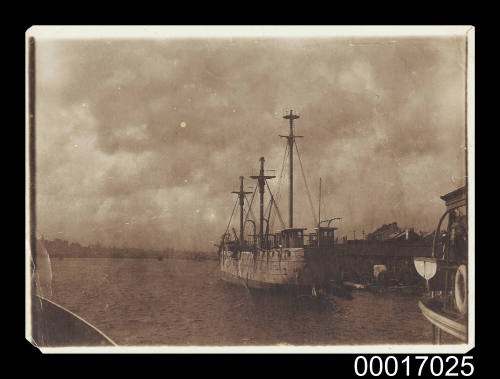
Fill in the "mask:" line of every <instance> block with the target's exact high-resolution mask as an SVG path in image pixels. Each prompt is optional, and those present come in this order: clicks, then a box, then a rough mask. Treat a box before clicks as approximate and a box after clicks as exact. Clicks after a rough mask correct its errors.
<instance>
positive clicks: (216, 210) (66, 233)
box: [25, 25, 475, 353]
mask: <svg viewBox="0 0 500 379" xmlns="http://www.w3.org/2000/svg"><path fill="white" fill-rule="evenodd" d="M474 46H475V45H474V27H473V26H271V25H266V26H264V25H260V26H259V25H256V26H196V25H193V26H120V27H119V26H33V27H31V28H30V29H28V30H27V31H26V104H27V105H26V188H25V196H26V246H25V257H26V262H25V263H26V266H25V272H26V277H25V282H26V314H25V315H26V323H25V326H26V333H25V334H26V339H27V340H28V341H29V342H30V343H31V344H33V345H34V346H35V347H37V348H38V349H40V350H41V351H42V352H44V353H59V352H69V353H72V352H84V353H85V352H111V353H115V352H118V353H119V352H124V353H130V352H154V353H176V352H190V353H193V352H194V353H198V352H202V353H206V352H215V353H240V352H246V353H247V352H252V353H296V352H316V353H318V352H319V353H362V352H363V353H384V352H385V353H387V352H405V353H412V352H413V353H415V352H424V353H464V352H467V351H469V350H470V349H472V348H473V347H474V346H475V334H474V333H475V318H474V310H475V303H474V201H475V200H474V196H475V195H474V180H475V177H474Z"/></svg>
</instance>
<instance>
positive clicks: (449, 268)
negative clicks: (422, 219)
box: [414, 186, 469, 344]
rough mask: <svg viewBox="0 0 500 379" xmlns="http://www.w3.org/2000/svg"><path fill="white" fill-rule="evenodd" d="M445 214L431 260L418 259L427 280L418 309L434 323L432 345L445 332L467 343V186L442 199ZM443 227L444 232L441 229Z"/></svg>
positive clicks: (420, 272) (416, 263) (440, 223)
mask: <svg viewBox="0 0 500 379" xmlns="http://www.w3.org/2000/svg"><path fill="white" fill-rule="evenodd" d="M441 199H442V200H444V202H445V205H446V211H445V212H444V214H443V215H442V216H441V218H440V220H439V223H438V225H437V228H436V231H435V234H434V241H433V246H432V256H431V257H415V258H414V263H415V268H416V269H417V272H418V273H419V274H420V275H421V276H422V277H423V278H424V279H426V281H427V291H426V294H425V296H424V297H423V298H422V299H421V300H420V301H419V303H418V306H419V308H420V310H421V311H422V314H423V315H424V317H425V318H427V320H429V321H430V322H431V324H432V330H433V343H434V344H441V343H442V338H443V336H442V332H443V331H444V332H446V333H448V334H450V335H452V336H454V337H456V338H458V339H459V340H460V341H462V342H467V341H468V327H467V326H468V314H469V307H468V302H469V296H468V294H469V282H468V279H467V278H468V223H467V186H464V187H461V188H458V189H456V190H455V191H452V192H450V193H448V194H446V195H443V196H441ZM442 228H443V229H442Z"/></svg>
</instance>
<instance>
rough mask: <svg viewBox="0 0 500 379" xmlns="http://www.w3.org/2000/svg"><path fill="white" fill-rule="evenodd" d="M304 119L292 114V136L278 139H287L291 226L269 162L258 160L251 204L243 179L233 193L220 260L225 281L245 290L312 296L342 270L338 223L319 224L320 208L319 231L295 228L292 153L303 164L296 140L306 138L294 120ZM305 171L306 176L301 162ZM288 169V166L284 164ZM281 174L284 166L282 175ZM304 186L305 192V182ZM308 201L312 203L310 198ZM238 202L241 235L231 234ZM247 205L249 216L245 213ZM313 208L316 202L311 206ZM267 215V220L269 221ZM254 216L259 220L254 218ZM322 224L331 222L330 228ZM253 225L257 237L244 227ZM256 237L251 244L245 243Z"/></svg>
mask: <svg viewBox="0 0 500 379" xmlns="http://www.w3.org/2000/svg"><path fill="white" fill-rule="evenodd" d="M299 117H300V116H299V115H297V114H294V113H293V110H290V112H289V113H286V114H285V115H284V116H283V118H284V119H287V120H289V124H290V130H289V134H288V135H280V137H282V138H286V139H287V144H286V149H285V157H284V159H283V162H285V161H286V155H287V151H288V153H289V219H288V226H287V227H286V226H285V223H284V221H283V218H282V217H281V213H280V211H279V208H278V205H277V202H276V199H275V197H274V195H273V193H272V192H271V190H270V187H269V184H268V180H271V179H274V178H276V176H275V175H266V170H265V168H264V163H265V159H264V157H261V158H260V171H259V175H253V176H250V179H254V180H256V181H257V186H255V190H254V192H253V196H252V198H251V199H252V200H251V201H249V200H248V198H247V195H250V194H252V192H246V191H245V190H244V183H243V181H244V177H243V176H241V177H240V187H239V191H233V193H235V194H237V195H238V199H237V201H236V203H235V205H234V208H233V214H232V215H231V218H230V221H229V224H228V228H227V229H226V232H225V233H224V234H223V235H222V238H221V241H220V244H219V245H218V247H219V251H218V254H219V260H220V270H221V273H222V279H223V280H225V281H227V282H231V283H235V284H239V285H242V286H245V287H247V288H249V289H250V288H258V289H289V290H293V291H299V292H308V293H310V294H312V295H315V296H316V295H317V294H318V293H322V291H327V290H328V289H329V288H330V287H331V286H332V285H333V284H332V283H333V282H334V281H335V280H334V279H335V278H336V276H337V275H338V274H339V272H340V270H339V269H338V267H335V266H336V264H334V261H333V256H334V252H335V248H334V238H335V230H336V229H337V228H336V227H334V226H330V224H331V222H332V221H334V220H336V219H339V218H333V219H328V220H323V221H321V213H320V209H321V208H320V207H319V210H318V218H317V219H315V223H316V227H315V228H314V231H313V232H311V233H309V234H306V230H307V229H306V228H303V227H294V220H293V200H294V197H293V196H294V193H293V185H294V182H293V174H294V171H293V164H294V149H295V151H296V152H297V156H298V158H299V161H300V155H299V150H298V147H297V144H296V139H297V138H300V137H303V136H297V135H295V133H294V120H296V119H298V118H299ZM300 163H301V165H300V166H301V169H302V173H303V174H304V172H303V167H302V162H301V161H300ZM283 167H284V166H283ZM281 174H283V168H282V171H281ZM303 176H304V180H305V175H303ZM305 184H306V189H308V187H307V183H305ZM257 189H258V191H259V195H260V196H259V197H260V201H259V223H258V229H259V230H258V233H257V230H256V229H257V225H256V220H253V219H250V218H249V215H251V214H252V213H253V212H252V203H253V199H254V197H255V196H254V195H255V194H256V191H257ZM266 193H267V194H268V197H269V203H268V206H267V209H266V214H265V211H264V200H265V195H266ZM309 199H311V197H310V194H309ZM320 202H321V179H320ZM238 204H239V215H240V220H239V233H237V232H236V230H235V229H234V228H233V229H232V231H233V233H232V234H231V233H230V232H229V225H230V224H231V219H232V216H233V215H234V211H235V209H236V207H237V205H238ZM245 205H246V212H245ZM311 205H312V202H311ZM273 211H274V220H276V216H277V218H278V219H279V220H280V222H281V225H282V226H283V228H282V229H281V230H277V231H276V232H274V233H273V232H271V228H272V226H271V225H270V221H271V214H272V212H273ZM266 216H267V217H266ZM254 218H255V217H254ZM323 223H328V224H327V225H326V226H325V225H322V224H323ZM250 224H253V231H254V232H253V234H249V233H248V232H247V233H246V231H245V226H246V225H250ZM245 235H246V236H247V237H253V238H251V240H250V241H249V240H248V239H249V238H247V239H245Z"/></svg>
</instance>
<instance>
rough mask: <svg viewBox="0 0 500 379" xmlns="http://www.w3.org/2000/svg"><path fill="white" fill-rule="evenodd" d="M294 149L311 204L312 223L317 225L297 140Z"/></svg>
mask: <svg viewBox="0 0 500 379" xmlns="http://www.w3.org/2000/svg"><path fill="white" fill-rule="evenodd" d="M295 150H296V151H297V156H298V157H299V162H300V170H301V172H302V178H304V184H305V186H306V190H307V198H308V199H309V205H310V206H311V214H312V216H313V220H314V225H318V221H316V215H315V214H314V205H313V202H312V199H311V192H310V191H309V186H308V185H307V180H306V175H305V174H304V167H303V166H302V159H300V154H299V148H298V146H297V142H295Z"/></svg>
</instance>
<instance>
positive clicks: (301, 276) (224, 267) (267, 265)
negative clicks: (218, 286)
mask: <svg viewBox="0 0 500 379" xmlns="http://www.w3.org/2000/svg"><path fill="white" fill-rule="evenodd" d="M220 269H221V277H222V279H223V280H224V281H226V282H229V283H233V284H237V285H241V286H244V287H247V288H249V289H264V290H293V291H298V292H301V293H302V292H306V293H311V291H312V288H313V287H315V286H316V285H317V281H316V280H315V277H314V274H313V272H312V270H311V268H310V265H309V264H308V262H307V260H306V259H305V258H304V249H302V248H294V249H283V250H281V249H273V250H269V251H266V250H260V251H257V252H250V251H242V252H236V253H233V252H231V251H223V252H222V255H221V259H220Z"/></svg>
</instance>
